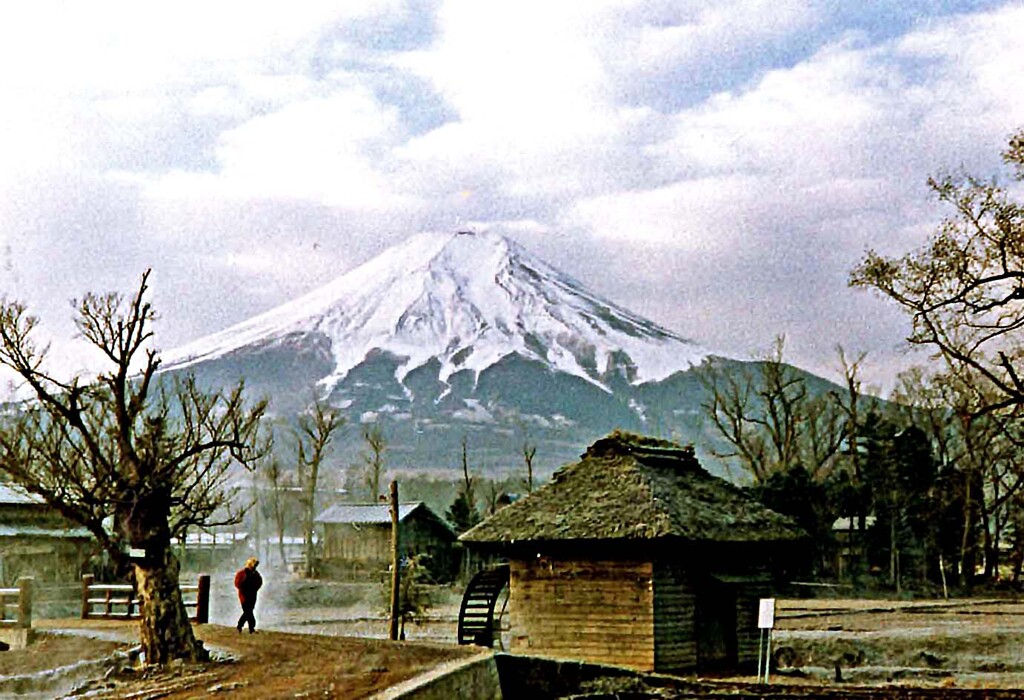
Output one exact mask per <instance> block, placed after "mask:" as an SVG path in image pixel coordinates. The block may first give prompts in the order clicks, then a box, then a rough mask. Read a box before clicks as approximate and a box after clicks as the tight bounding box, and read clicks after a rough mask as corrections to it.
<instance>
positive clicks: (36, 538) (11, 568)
mask: <svg viewBox="0 0 1024 700" xmlns="http://www.w3.org/2000/svg"><path fill="white" fill-rule="evenodd" d="M95 549H96V546H95V540H94V539H93V537H92V534H91V533H90V532H89V531H88V530H86V529H85V528H83V527H78V526H76V525H73V524H72V523H69V522H68V521H67V520H66V519H65V518H64V517H63V516H62V515H60V513H58V512H57V511H56V510H54V509H53V508H52V507H51V506H49V505H47V504H46V503H45V502H44V501H43V500H42V499H41V498H39V497H38V496H36V495H34V494H30V493H26V492H25V491H22V490H21V489H19V488H17V487H14V486H11V485H7V484H0V582H2V585H4V586H12V585H14V583H15V582H16V581H17V580H18V578H19V577H20V576H33V577H35V578H36V580H37V581H43V582H56V581H63V582H69V581H77V580H78V579H79V577H80V576H81V575H82V572H83V569H84V568H86V565H87V562H88V561H89V558H90V555H92V554H93V552H94V550H95Z"/></svg>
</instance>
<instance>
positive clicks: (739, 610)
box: [736, 584, 771, 666]
mask: <svg viewBox="0 0 1024 700" xmlns="http://www.w3.org/2000/svg"><path fill="white" fill-rule="evenodd" d="M770 596H771V592H770V586H767V585H750V584H748V585H745V586H743V587H742V588H741V589H740V590H739V591H737V594H736V636H737V640H736V645H737V649H736V651H737V659H736V661H737V664H738V665H739V666H754V665H756V664H757V654H758V645H759V644H760V643H761V639H760V637H761V631H760V630H759V629H758V627H757V612H758V606H759V603H760V599H761V598H768V597H770Z"/></svg>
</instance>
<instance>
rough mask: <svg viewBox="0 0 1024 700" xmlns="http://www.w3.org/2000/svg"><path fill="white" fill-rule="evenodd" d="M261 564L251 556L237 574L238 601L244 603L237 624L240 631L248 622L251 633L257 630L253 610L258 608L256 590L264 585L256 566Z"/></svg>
mask: <svg viewBox="0 0 1024 700" xmlns="http://www.w3.org/2000/svg"><path fill="white" fill-rule="evenodd" d="M259 565H260V560H259V559H257V558H256V557H249V558H248V559H247V560H246V562H245V567H244V568H241V569H239V570H238V573H237V574H235V588H237V589H238V602H240V603H241V604H242V616H241V617H240V618H238V624H237V625H235V627H236V628H237V629H238V631H239V632H241V631H242V625H244V624H245V623H247V622H248V623H249V634H252V633H253V632H255V631H256V616H255V615H253V610H254V609H255V608H256V592H257V591H259V590H260V586H262V585H263V577H262V576H260V574H259V572H258V571H256V567H257V566H259Z"/></svg>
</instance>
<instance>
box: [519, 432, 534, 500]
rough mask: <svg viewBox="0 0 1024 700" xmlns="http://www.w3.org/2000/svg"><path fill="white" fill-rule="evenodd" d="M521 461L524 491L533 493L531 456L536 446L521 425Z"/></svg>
mask: <svg viewBox="0 0 1024 700" xmlns="http://www.w3.org/2000/svg"><path fill="white" fill-rule="evenodd" d="M522 450H523V463H524V464H525V465H526V492H527V493H533V458H534V456H535V455H536V454H537V446H536V445H535V444H533V443H532V442H530V433H529V432H528V431H527V430H526V427H525V426H524V427H523V447H522Z"/></svg>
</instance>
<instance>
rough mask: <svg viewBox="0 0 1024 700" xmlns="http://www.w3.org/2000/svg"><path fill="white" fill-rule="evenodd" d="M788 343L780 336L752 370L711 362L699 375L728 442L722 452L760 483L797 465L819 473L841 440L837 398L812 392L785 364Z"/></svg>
mask: <svg viewBox="0 0 1024 700" xmlns="http://www.w3.org/2000/svg"><path fill="white" fill-rule="evenodd" d="M784 347H785V338H784V337H781V336H780V337H779V338H777V339H776V340H775V344H774V345H773V346H772V349H771V350H770V351H769V352H768V353H767V354H766V355H765V356H764V357H763V358H762V359H761V360H760V361H759V362H757V363H756V365H754V366H753V368H746V369H744V370H743V371H741V372H736V371H728V372H726V371H722V370H721V368H720V367H718V366H716V365H711V364H706V365H704V366H703V367H702V371H701V375H700V377H701V381H702V382H703V384H704V387H705V389H706V390H707V393H708V399H707V401H706V403H705V404H704V411H705V414H706V415H707V416H708V418H709V419H710V420H711V423H712V425H714V426H715V428H717V430H718V432H719V434H720V435H721V436H722V437H723V438H724V439H725V441H726V442H727V443H728V445H729V449H728V451H725V452H719V453H717V456H718V457H721V458H723V459H735V460H737V461H738V462H739V464H740V465H741V466H742V467H743V468H744V469H745V470H746V471H747V472H748V473H749V474H750V475H751V476H752V477H753V478H754V480H755V481H756V482H757V483H763V482H764V481H765V480H766V479H768V478H769V477H770V476H771V475H772V474H774V473H776V472H780V471H786V470H788V469H791V468H794V467H796V466H803V467H805V468H806V469H807V470H808V471H809V473H810V474H811V475H812V476H816V475H817V474H818V472H820V471H821V470H822V469H823V468H824V467H825V466H826V465H827V464H828V463H829V461H830V460H831V459H832V458H833V457H834V456H835V455H836V453H837V452H838V450H839V447H840V444H841V439H842V435H841V430H840V420H839V415H838V410H837V409H836V407H835V406H834V405H833V402H832V401H830V400H828V399H827V398H826V397H823V396H821V397H811V396H809V394H808V390H807V385H806V382H805V380H804V378H803V377H802V376H801V375H800V374H799V373H798V371H797V370H795V369H794V368H793V367H791V366H789V365H787V364H786V363H785V362H784V360H783V350H784Z"/></svg>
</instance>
